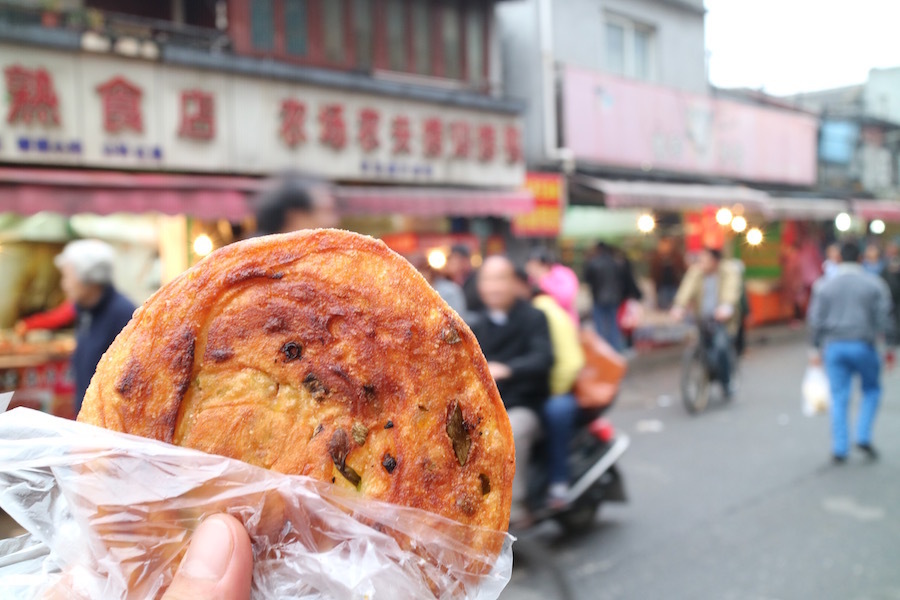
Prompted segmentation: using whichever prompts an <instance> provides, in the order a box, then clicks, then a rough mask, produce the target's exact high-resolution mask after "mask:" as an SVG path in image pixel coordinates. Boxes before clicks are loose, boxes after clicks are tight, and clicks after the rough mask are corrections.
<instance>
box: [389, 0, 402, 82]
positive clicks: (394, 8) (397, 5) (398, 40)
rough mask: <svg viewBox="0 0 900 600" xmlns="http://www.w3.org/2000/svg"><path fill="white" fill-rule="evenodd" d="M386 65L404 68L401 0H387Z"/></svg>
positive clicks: (393, 67) (394, 68)
mask: <svg viewBox="0 0 900 600" xmlns="http://www.w3.org/2000/svg"><path fill="white" fill-rule="evenodd" d="M386 4H387V6H386V9H387V42H388V67H389V68H390V69H392V70H394V71H405V70H406V14H405V12H404V10H403V5H404V4H405V3H404V1H403V0H387V2H386Z"/></svg>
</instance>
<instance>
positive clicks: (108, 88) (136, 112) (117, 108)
mask: <svg viewBox="0 0 900 600" xmlns="http://www.w3.org/2000/svg"><path fill="white" fill-rule="evenodd" d="M97 92H98V93H99V94H100V98H101V99H102V101H103V130H104V131H106V132H107V133H119V132H121V131H127V130H130V131H135V132H137V133H142V132H143V131H144V121H143V118H142V117H141V96H142V95H143V92H142V91H141V88H139V87H138V86H136V85H134V84H133V83H131V82H129V81H128V80H127V79H125V78H124V77H113V78H112V79H110V80H109V81H107V82H106V83H104V84H102V85H99V86H97Z"/></svg>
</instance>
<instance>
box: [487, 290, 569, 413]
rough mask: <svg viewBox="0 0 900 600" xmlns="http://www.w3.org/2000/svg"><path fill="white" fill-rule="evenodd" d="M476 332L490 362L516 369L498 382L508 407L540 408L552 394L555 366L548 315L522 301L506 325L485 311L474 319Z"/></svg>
mask: <svg viewBox="0 0 900 600" xmlns="http://www.w3.org/2000/svg"><path fill="white" fill-rule="evenodd" d="M472 331H473V332H474V333H475V337H476V338H478V343H479V344H481V350H482V352H484V356H485V357H486V358H487V359H488V361H489V362H499V363H503V364H505V365H506V366H508V367H509V368H510V369H511V370H512V375H511V376H510V377H509V378H508V379H504V380H502V381H498V382H497V388H498V389H499V390H500V397H501V398H503V404H505V405H506V408H507V409H509V408H514V407H517V406H524V407H526V408H531V409H534V410H540V408H541V406H542V405H543V404H544V402H546V400H547V398H548V397H549V395H550V369H551V368H552V367H553V348H552V346H551V344H550V330H549V329H548V327H547V319H546V317H544V314H543V313H542V312H541V311H539V310H538V309H536V308H534V307H532V306H531V305H530V304H528V303H527V302H525V301H522V300H520V301H519V302H517V303H516V304H515V306H513V308H512V310H511V311H510V312H509V315H508V319H507V321H506V323H504V324H503V325H497V324H496V323H494V322H493V321H491V319H490V318H489V317H488V314H487V312H486V311H481V312H480V313H478V315H477V318H476V319H474V321H473V324H472Z"/></svg>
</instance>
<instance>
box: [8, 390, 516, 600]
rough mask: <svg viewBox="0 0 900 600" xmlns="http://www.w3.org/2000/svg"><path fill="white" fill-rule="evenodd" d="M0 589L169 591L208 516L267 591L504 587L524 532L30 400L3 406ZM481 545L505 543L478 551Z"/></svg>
mask: <svg viewBox="0 0 900 600" xmlns="http://www.w3.org/2000/svg"><path fill="white" fill-rule="evenodd" d="M0 507H2V508H3V510H5V511H6V512H7V513H9V515H10V516H12V517H13V518H14V519H15V520H16V521H17V522H18V523H19V524H20V525H22V527H24V528H25V529H26V530H27V531H28V532H29V533H28V534H26V535H24V536H21V537H18V538H13V539H10V540H3V541H0V598H4V599H9V598H38V597H48V596H54V597H56V596H58V597H65V598H78V599H80V598H86V599H87V598H104V599H116V598H126V597H127V598H156V597H158V596H159V593H160V591H161V590H162V589H164V588H165V587H167V586H168V585H169V583H170V582H171V580H172V576H173V574H174V571H175V568H176V567H177V565H178V563H179V562H180V559H181V556H182V555H183V552H184V550H185V548H186V546H187V543H188V541H189V539H190V533H191V532H192V531H193V530H194V529H195V528H196V527H197V525H198V524H199V523H200V521H201V520H202V519H203V518H205V517H206V516H208V515H210V514H214V513H216V512H228V513H231V514H233V515H235V516H236V517H238V518H239V519H240V520H241V521H242V522H244V524H245V526H246V527H247V530H248V532H249V533H250V537H251V539H252V540H253V554H254V571H253V598H254V599H270V598H271V599H276V598H278V599H282V598H302V599H309V600H312V599H320V598H321V599H325V598H352V599H356V598H440V599H451V598H452V599H456V598H477V599H479V600H481V599H493V598H497V597H498V596H499V595H500V592H501V591H502V590H503V588H504V587H505V586H506V583H507V582H508V581H509V577H510V574H511V570H512V549H511V547H512V541H513V538H512V537H511V536H509V535H508V534H506V533H504V532H497V531H492V530H487V529H480V528H476V527H469V526H465V525H462V524H460V523H456V522H455V521H451V520H448V519H445V518H443V517H441V516H438V515H435V514H432V513H428V512H425V511H422V510H418V509H413V508H407V507H401V506H395V505H392V504H387V503H383V502H377V501H373V500H369V499H361V498H358V497H353V496H350V495H348V494H346V493H342V492H340V491H338V490H336V489H334V488H333V487H331V486H330V485H328V484H325V483H322V482H319V481H316V480H313V479H310V478H307V477H300V476H292V475H283V474H280V473H276V472H274V471H268V470H265V469H261V468H258V467H254V466H251V465H248V464H246V463H243V462H240V461H236V460H232V459H228V458H223V457H220V456H214V455H210V454H205V453H203V452H198V451H195V450H190V449H186V448H181V447H178V446H173V445H169V444H164V443H161V442H157V441H154V440H147V439H144V438H139V437H135V436H131V435H126V434H122V433H117V432H113V431H108V430H105V429H100V428H97V427H93V426H91V425H85V424H82V423H76V422H73V421H67V420H64V419H59V418H56V417H52V416H49V415H46V414H43V413H40V412H36V411H32V410H28V409H24V408H17V409H14V410H12V411H10V412H7V413H4V414H0ZM476 540H477V541H478V542H479V544H481V545H479V546H478V547H487V548H491V547H494V548H497V549H500V552H499V555H495V554H494V553H493V552H491V551H490V550H486V551H484V552H478V551H477V550H476V549H475V547H473V541H476Z"/></svg>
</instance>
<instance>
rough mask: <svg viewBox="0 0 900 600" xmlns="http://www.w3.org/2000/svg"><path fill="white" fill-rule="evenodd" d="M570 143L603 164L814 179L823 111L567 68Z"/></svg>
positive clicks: (799, 181)
mask: <svg viewBox="0 0 900 600" xmlns="http://www.w3.org/2000/svg"><path fill="white" fill-rule="evenodd" d="M563 85H564V93H563V98H564V99H563V103H564V114H565V122H564V123H563V127H564V133H565V145H566V146H567V147H569V148H571V149H572V150H573V152H574V153H575V156H576V158H577V159H579V160H583V161H588V162H592V163H596V164H600V165H608V166H615V167H624V168H631V169H640V170H642V171H649V170H660V171H671V172H677V173H691V174H698V175H716V176H724V177H734V178H737V179H741V180H745V181H760V182H777V183H789V184H794V185H814V184H815V182H816V139H817V122H816V119H815V117H813V116H811V115H806V114H802V113H798V112H794V111H789V110H779V109H776V108H768V107H761V106H752V105H748V104H743V103H740V102H736V101H733V100H720V99H716V98H712V97H710V96H706V95H699V94H690V93H687V92H682V91H679V90H676V89H674V88H668V87H662V86H657V85H651V84H648V83H643V82H640V81H635V80H629V79H623V78H619V77H615V76H611V75H606V74H602V73H597V72H594V71H588V70H584V69H578V68H574V67H566V69H565V73H564V84H563Z"/></svg>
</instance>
